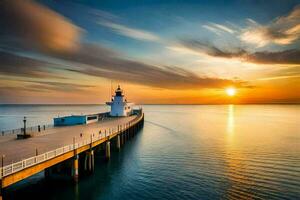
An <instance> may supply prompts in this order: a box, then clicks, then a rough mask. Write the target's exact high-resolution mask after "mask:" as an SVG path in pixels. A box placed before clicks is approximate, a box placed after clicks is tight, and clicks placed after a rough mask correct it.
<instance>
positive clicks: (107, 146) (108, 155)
mask: <svg viewBox="0 0 300 200" xmlns="http://www.w3.org/2000/svg"><path fill="white" fill-rule="evenodd" d="M105 157H106V160H109V159H110V141H109V140H108V141H107V142H106V148H105Z"/></svg>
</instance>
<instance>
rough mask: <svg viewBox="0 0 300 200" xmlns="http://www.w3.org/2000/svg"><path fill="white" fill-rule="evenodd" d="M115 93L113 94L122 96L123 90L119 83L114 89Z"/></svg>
mask: <svg viewBox="0 0 300 200" xmlns="http://www.w3.org/2000/svg"><path fill="white" fill-rule="evenodd" d="M115 93H116V95H115V96H117V97H119V96H124V95H123V90H122V89H121V87H120V85H118V88H117V89H116V91H115Z"/></svg>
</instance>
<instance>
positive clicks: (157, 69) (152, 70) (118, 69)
mask: <svg viewBox="0 0 300 200" xmlns="http://www.w3.org/2000/svg"><path fill="white" fill-rule="evenodd" d="M56 56H57V57H58V58H61V59H64V60H68V61H71V62H73V63H74V64H75V63H77V64H79V65H80V68H77V69H70V71H73V72H78V73H81V74H86V75H90V76H96V77H105V78H109V79H115V80H122V81H128V82H132V83H138V84H142V85H148V86H153V87H158V88H169V89H187V88H189V89H192V88H193V89H195V88H206V87H224V86H225V85H228V84H233V85H237V86H241V84H242V83H241V81H232V80H226V79H219V78H212V77H199V76H198V75H196V74H194V73H192V72H190V71H188V70H184V69H181V68H178V67H169V66H155V65H150V64H146V63H142V62H138V61H133V60H128V59H125V58H123V57H122V56H121V55H120V54H118V53H116V52H113V51H112V50H109V49H106V48H104V47H101V46H99V45H92V44H82V46H81V48H80V49H79V51H77V52H75V53H71V54H60V55H56Z"/></svg>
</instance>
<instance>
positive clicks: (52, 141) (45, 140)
mask: <svg viewBox="0 0 300 200" xmlns="http://www.w3.org/2000/svg"><path fill="white" fill-rule="evenodd" d="M143 120H144V114H143V113H142V111H140V113H138V114H136V115H132V116H130V117H121V118H110V119H105V120H103V121H98V122H95V123H91V124H84V125H76V126H67V127H54V128H50V129H48V130H45V131H43V133H42V134H39V135H37V136H35V137H32V138H29V139H23V140H17V139H16V135H7V136H0V156H1V155H5V157H4V159H3V164H2V166H0V179H1V180H0V181H1V185H0V186H1V187H0V190H1V189H2V188H5V187H7V186H9V185H12V184H14V183H16V182H18V181H20V180H23V179H25V178H27V177H29V176H31V175H34V174H36V173H38V172H40V171H42V170H45V169H47V168H49V167H51V166H53V165H56V164H58V163H60V162H63V161H65V160H67V159H70V158H75V160H76V159H77V158H76V156H77V157H78V154H79V153H81V152H84V151H89V150H92V149H93V148H94V147H96V146H98V145H99V144H102V143H105V142H106V143H108V144H109V141H110V140H111V139H112V138H114V137H116V136H118V142H119V143H120V141H119V140H120V135H121V136H122V134H126V133H127V132H128V131H129V130H138V129H137V128H139V127H141V123H142V122H143ZM129 133H130V132H129ZM109 151H110V147H109ZM74 163H75V162H74ZM75 168H76V163H75ZM77 168H78V163H77ZM77 173H78V169H77ZM75 174H76V173H75ZM77 175H78V174H77ZM0 199H1V193H0Z"/></svg>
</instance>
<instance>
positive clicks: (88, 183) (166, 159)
mask: <svg viewBox="0 0 300 200" xmlns="http://www.w3.org/2000/svg"><path fill="white" fill-rule="evenodd" d="M143 108H144V112H145V124H144V128H143V130H141V131H140V133H139V134H138V135H136V137H134V138H133V139H131V140H130V141H128V142H127V143H126V145H125V146H123V147H122V149H121V151H120V152H116V151H113V153H112V157H111V160H110V161H109V162H104V161H103V160H102V159H101V157H100V156H99V157H96V160H95V162H96V166H95V168H96V170H95V172H94V174H92V175H90V176H84V177H81V179H80V181H79V184H78V185H74V184H71V183H70V181H45V180H44V179H43V176H42V175H37V176H34V177H32V178H30V179H28V180H26V181H23V182H21V183H19V184H17V185H15V186H13V187H11V188H8V189H7V191H5V193H6V196H7V197H8V199H24V198H25V199H43V200H48V199H95V200H106V199H107V200H108V199H110V200H114V199H122V200H123V199H133V200H139V199H195V200H199V199H204V200H205V199H300V106H299V105H199V106H197V105H191V106H185V105H176V106H175V105H145V106H143ZM106 110H107V108H106V107H105V106H98V105H91V106H0V129H1V130H3V129H10V128H17V127H21V126H22V118H23V116H24V115H26V116H27V117H28V123H30V124H31V125H38V124H44V123H46V124H48V123H51V122H52V117H55V116H57V115H65V114H80V113H95V112H102V111H106Z"/></svg>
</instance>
